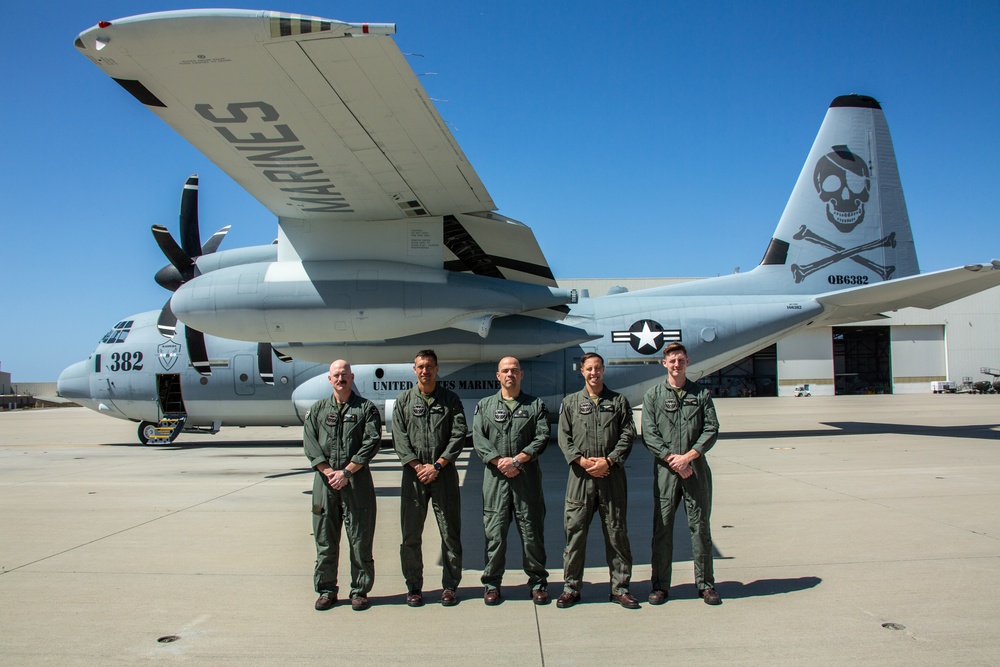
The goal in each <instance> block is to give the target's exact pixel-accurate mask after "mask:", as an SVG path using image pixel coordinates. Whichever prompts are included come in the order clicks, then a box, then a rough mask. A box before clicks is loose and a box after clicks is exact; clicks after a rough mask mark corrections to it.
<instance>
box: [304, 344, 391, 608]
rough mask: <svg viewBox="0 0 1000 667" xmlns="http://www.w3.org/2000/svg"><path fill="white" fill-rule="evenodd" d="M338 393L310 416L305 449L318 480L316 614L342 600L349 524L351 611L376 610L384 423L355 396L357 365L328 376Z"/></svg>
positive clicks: (336, 365) (339, 366)
mask: <svg viewBox="0 0 1000 667" xmlns="http://www.w3.org/2000/svg"><path fill="white" fill-rule="evenodd" d="M327 379H328V380H329V381H330V386H331V387H333V394H332V395H331V396H330V397H329V398H324V399H322V400H320V401H317V402H316V403H315V404H313V406H312V407H311V408H310V409H309V412H307V413H306V419H305V425H304V426H303V432H302V446H303V448H304V450H305V454H306V457H307V458H308V459H309V465H311V466H312V468H313V469H314V470H315V471H316V475H315V477H314V479H313V492H312V501H313V535H314V536H315V538H316V570H315V574H314V577H313V582H314V584H315V587H316V592H317V593H319V598H318V599H317V600H316V605H315V607H316V610H317V611H326V610H327V609H330V608H332V607H333V605H334V604H336V602H337V590H338V589H337V568H338V565H339V556H340V531H341V529H342V528H343V527H344V526H345V525H346V532H347V542H348V545H349V547H350V555H351V595H350V599H351V608H352V609H354V610H355V611H364V610H365V609H367V608H368V607H369V606H370V603H369V601H368V593H369V591H371V589H372V584H374V582H375V559H374V558H373V557H372V542H373V540H374V537H375V484H374V483H373V482H372V475H371V471H370V470H369V468H368V464H369V463H370V462H371V460H372V458H373V457H374V456H375V454H377V453H378V448H379V444H380V442H381V438H382V420H381V418H380V417H379V413H378V408H376V407H375V404H374V403H372V402H371V401H369V400H368V399H365V398H362V397H361V396H359V395H358V394H356V393H354V390H353V389H352V387H353V384H354V373H352V372H351V365H350V364H349V363H347V362H346V361H344V360H342V359H339V360H337V361H335V362H333V363H332V364H330V374H329V375H328V376H327Z"/></svg>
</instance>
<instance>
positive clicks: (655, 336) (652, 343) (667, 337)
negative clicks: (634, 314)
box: [611, 320, 681, 354]
mask: <svg viewBox="0 0 1000 667" xmlns="http://www.w3.org/2000/svg"><path fill="white" fill-rule="evenodd" d="M680 340H681V330H680V329H664V328H663V326H662V325H661V324H660V323H659V322H657V321H656V320H639V321H638V322H634V323H633V324H632V326H631V327H629V329H628V331H612V332H611V342H612V343H628V344H629V345H631V346H632V349H633V350H635V351H636V352H638V353H639V354H656V353H657V352H659V351H660V349H661V348H662V347H663V345H664V344H665V343H676V342H679V341H680Z"/></svg>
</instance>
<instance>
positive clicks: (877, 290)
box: [815, 260, 1000, 325]
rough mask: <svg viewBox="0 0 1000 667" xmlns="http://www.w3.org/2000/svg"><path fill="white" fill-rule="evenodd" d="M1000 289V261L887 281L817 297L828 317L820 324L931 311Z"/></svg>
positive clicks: (824, 316) (821, 319)
mask: <svg viewBox="0 0 1000 667" xmlns="http://www.w3.org/2000/svg"><path fill="white" fill-rule="evenodd" d="M996 285H1000V261H998V260H993V262H992V264H972V265H969V266H965V267H960V268H955V269H945V270H944V271H935V272H933V273H924V274H920V275H915V276H909V277H907V278H898V279H896V280H887V281H885V282H880V283H876V284H874V285H863V286H860V287H852V288H850V289H845V290H839V291H837V292H827V293H826V294H820V295H819V296H817V297H815V298H816V301H817V302H819V303H820V304H822V305H823V307H824V314H823V315H822V316H821V317H820V318H819V319H817V320H816V323H817V324H820V323H821V324H824V325H830V324H835V323H837V322H843V323H846V322H863V321H865V320H870V319H877V318H878V317H880V316H882V313H884V312H886V311H889V310H899V309H900V308H924V309H931V308H937V307H938V306H942V305H944V304H946V303H950V302H952V301H955V300H956V299H961V298H963V297H967V296H971V295H973V294H977V293H979V292H981V291H983V290H985V289H989V288H990V287H994V286H996Z"/></svg>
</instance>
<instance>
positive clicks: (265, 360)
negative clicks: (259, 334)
mask: <svg viewBox="0 0 1000 667" xmlns="http://www.w3.org/2000/svg"><path fill="white" fill-rule="evenodd" d="M257 371H258V372H259V373H260V379H261V380H262V381H263V382H264V384H269V385H273V384H274V364H273V362H272V360H271V344H270V343H257Z"/></svg>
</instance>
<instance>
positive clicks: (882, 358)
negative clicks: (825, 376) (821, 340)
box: [833, 327, 892, 396]
mask: <svg viewBox="0 0 1000 667" xmlns="http://www.w3.org/2000/svg"><path fill="white" fill-rule="evenodd" d="M833 383H834V394H835V395H836V396H844V395H849V394H891V393H892V358H891V354H890V339H889V327H833Z"/></svg>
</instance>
